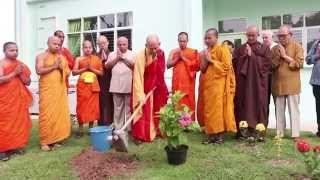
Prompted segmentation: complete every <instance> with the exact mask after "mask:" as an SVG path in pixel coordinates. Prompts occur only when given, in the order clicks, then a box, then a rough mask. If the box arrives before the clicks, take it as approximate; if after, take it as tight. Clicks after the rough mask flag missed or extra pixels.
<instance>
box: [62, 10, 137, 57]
mask: <svg viewBox="0 0 320 180" xmlns="http://www.w3.org/2000/svg"><path fill="white" fill-rule="evenodd" d="M127 12H131V14H132V24H131V25H130V26H125V27H118V26H117V23H118V18H117V15H118V14H121V13H127ZM105 15H113V16H114V23H115V24H114V27H113V28H103V29H101V19H100V17H101V16H105ZM133 16H134V12H133V11H132V10H128V11H121V12H111V13H105V14H99V15H91V16H81V17H75V18H70V19H67V27H68V28H67V29H68V31H67V33H66V35H67V38H65V39H66V44H67V46H68V47H69V42H68V37H69V35H76V34H80V56H82V55H83V52H82V43H83V41H84V34H87V33H93V34H95V35H96V36H97V37H99V35H100V33H103V32H113V42H114V46H113V50H115V49H117V43H116V42H117V39H118V31H119V30H131V42H133V34H134V17H133ZM93 17H96V18H97V29H96V30H86V31H85V30H84V19H86V18H93ZM78 19H80V20H81V21H80V22H81V25H80V26H81V27H80V32H69V21H72V20H78ZM109 41H110V39H109ZM131 48H132V49H133V43H132V44H131ZM96 50H97V51H99V48H98V47H97V48H96ZM110 51H112V49H111V50H110Z"/></svg>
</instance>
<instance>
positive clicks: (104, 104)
mask: <svg viewBox="0 0 320 180" xmlns="http://www.w3.org/2000/svg"><path fill="white" fill-rule="evenodd" d="M97 55H98V56H99V57H100V59H101V60H102V65H103V67H104V69H103V75H102V76H99V77H98V81H99V85H100V97H99V99H100V120H99V121H98V125H99V126H105V125H110V124H111V123H112V122H113V100H112V94H111V93H110V92H109V89H110V81H111V70H107V69H106V68H105V66H104V64H105V62H106V61H107V59H108V56H109V51H102V50H101V51H100V52H99V53H98V54H97Z"/></svg>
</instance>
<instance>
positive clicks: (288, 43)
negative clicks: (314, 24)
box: [272, 25, 304, 140]
mask: <svg viewBox="0 0 320 180" xmlns="http://www.w3.org/2000/svg"><path fill="white" fill-rule="evenodd" d="M277 36H278V39H279V45H277V46H275V47H274V48H272V70H273V72H272V94H273V96H274V97H275V106H276V120H277V135H279V136H280V137H283V136H284V130H285V128H286V117H285V108H286V104H288V107H289V114H290V121H291V130H292V134H291V137H292V138H293V139H294V140H296V139H297V138H298V137H299V136H300V111H299V101H300V100H299V98H300V97H299V96H300V92H301V81H300V69H301V68H302V67H303V59H304V57H303V49H302V46H301V45H300V44H299V43H298V42H297V41H295V40H294V39H293V38H292V31H291V27H290V26H287V25H284V26H281V27H280V29H279V31H278V34H277Z"/></svg>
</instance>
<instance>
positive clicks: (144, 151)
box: [0, 123, 319, 180]
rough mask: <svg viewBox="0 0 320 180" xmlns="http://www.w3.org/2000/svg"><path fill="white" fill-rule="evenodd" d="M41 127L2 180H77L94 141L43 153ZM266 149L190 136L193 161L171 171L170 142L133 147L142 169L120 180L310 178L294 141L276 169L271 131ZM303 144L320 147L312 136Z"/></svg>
mask: <svg viewBox="0 0 320 180" xmlns="http://www.w3.org/2000/svg"><path fill="white" fill-rule="evenodd" d="M36 124H37V123H34V126H33V129H32V137H31V141H30V143H29V145H28V147H27V148H26V151H27V152H26V154H25V155H24V156H15V157H12V159H11V160H10V161H8V162H0V179H1V180H2V179H4V180H7V179H17V180H22V179H49V180H51V179H52V180H56V179H77V174H76V172H74V171H73V170H72V169H71V167H70V164H69V161H70V159H71V158H72V157H74V156H75V155H77V154H79V153H80V152H81V150H82V149H83V148H85V147H87V146H89V145H90V141H89V138H88V137H87V136H86V137H84V138H82V139H75V138H74V137H72V138H71V139H70V140H69V141H68V142H67V144H66V145H65V147H63V148H62V149H57V150H55V151H51V152H42V151H40V150H39V145H38V129H37V125H36ZM268 135H269V138H268V140H267V142H266V143H263V144H258V145H256V146H255V147H249V146H247V145H246V144H244V143H242V142H237V141H236V140H234V139H233V137H232V136H228V137H227V142H226V143H225V144H223V145H202V144H201V140H202V135H201V134H200V133H187V134H186V136H187V137H188V142H187V143H188V145H189V152H188V159H187V162H186V164H184V165H181V166H171V165H168V164H167V162H166V156H165V152H164V150H163V148H164V146H165V141H164V140H156V141H155V142H153V143H149V144H143V145H140V146H136V145H134V144H131V145H130V154H136V156H137V159H138V160H139V164H140V165H141V168H140V169H139V170H137V171H135V172H130V173H127V174H123V175H121V176H118V177H114V179H159V180H160V179H246V180H247V179H272V180H276V179H281V180H282V179H294V178H293V177H292V176H291V175H290V174H305V169H304V164H303V163H302V157H301V155H300V154H299V152H297V151H296V150H295V147H294V143H293V142H292V140H290V139H284V140H283V146H282V154H281V159H282V160H283V161H281V163H279V164H274V163H273V162H274V160H275V159H276V152H277V147H276V146H275V145H274V142H273V141H272V140H271V139H272V137H273V136H274V132H273V131H269V133H268ZM303 138H305V139H308V140H310V141H311V142H312V143H314V144H315V143H317V142H319V141H318V139H316V138H315V137H312V135H311V133H303Z"/></svg>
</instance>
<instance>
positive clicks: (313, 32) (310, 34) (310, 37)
mask: <svg viewBox="0 0 320 180" xmlns="http://www.w3.org/2000/svg"><path fill="white" fill-rule="evenodd" d="M319 38H320V27H318V28H310V29H308V30H307V52H309V50H310V48H311V46H312V44H313V43H314V42H315V41H316V40H317V39H319Z"/></svg>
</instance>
